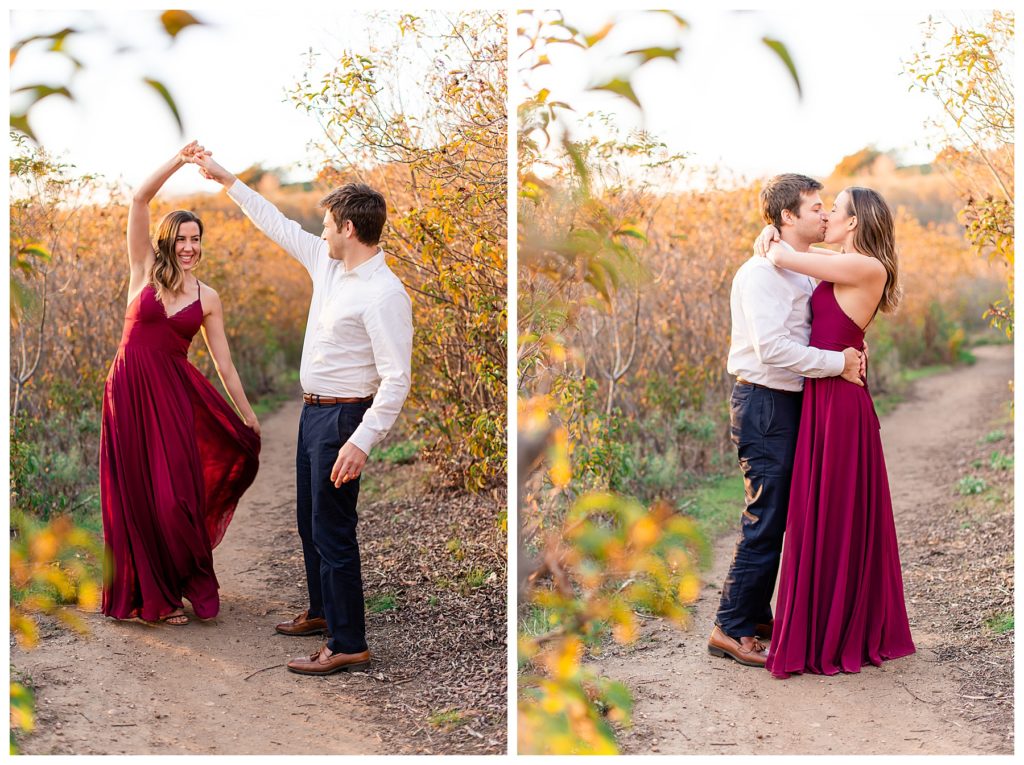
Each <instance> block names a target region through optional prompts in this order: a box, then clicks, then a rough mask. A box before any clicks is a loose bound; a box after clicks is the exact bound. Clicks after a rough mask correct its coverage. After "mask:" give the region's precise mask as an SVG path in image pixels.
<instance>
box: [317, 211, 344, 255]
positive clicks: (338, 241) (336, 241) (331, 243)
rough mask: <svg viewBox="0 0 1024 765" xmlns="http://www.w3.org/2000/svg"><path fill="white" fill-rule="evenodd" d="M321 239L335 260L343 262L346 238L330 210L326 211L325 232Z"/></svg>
mask: <svg viewBox="0 0 1024 765" xmlns="http://www.w3.org/2000/svg"><path fill="white" fill-rule="evenodd" d="M320 238H321V239H323V240H324V241H325V242H327V250H328V254H329V255H330V256H331V257H332V258H334V259H335V260H342V259H343V254H344V251H345V237H344V235H343V234H342V233H341V232H340V231H338V227H337V225H335V223H334V216H333V215H331V211H330V210H324V232H323V233H322V234H321V235H320Z"/></svg>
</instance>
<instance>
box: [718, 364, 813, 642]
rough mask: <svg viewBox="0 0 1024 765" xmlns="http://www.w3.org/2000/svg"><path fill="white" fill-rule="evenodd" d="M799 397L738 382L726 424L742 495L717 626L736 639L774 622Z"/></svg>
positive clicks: (797, 421)
mask: <svg viewBox="0 0 1024 765" xmlns="http://www.w3.org/2000/svg"><path fill="white" fill-rule="evenodd" d="M802 398H803V394H801V393H788V392H785V391H777V390H769V389H768V388H761V387H756V386H753V385H748V384H744V383H736V385H735V386H734V387H733V390H732V399H731V401H730V412H729V420H730V425H731V428H732V440H733V443H735V444H736V450H737V455H738V457H739V463H740V470H742V471H743V482H744V486H745V493H746V508H745V509H744V511H743V520H742V528H741V531H740V535H739V538H738V539H737V540H736V552H735V554H734V555H733V559H732V565H731V566H730V568H729V575H728V576H727V577H726V580H725V584H724V585H723V586H722V600H721V603H720V604H719V606H718V614H717V616H716V617H715V623H716V624H717V625H718V626H719V627H721V628H722V630H723V631H724V632H725V633H726V634H727V635H729V636H731V637H733V638H736V639H739V638H741V637H745V636H748V635H753V634H754V626H755V625H757V624H767V623H768V622H769V621H771V619H772V608H771V600H772V593H773V592H774V591H775V579H776V577H777V576H778V573H779V558H780V557H781V555H782V535H783V533H784V532H785V530H786V511H787V510H788V508H789V484H790V480H791V479H792V477H793V454H794V452H795V450H796V436H797V431H798V430H799V426H800V405H801V400H802Z"/></svg>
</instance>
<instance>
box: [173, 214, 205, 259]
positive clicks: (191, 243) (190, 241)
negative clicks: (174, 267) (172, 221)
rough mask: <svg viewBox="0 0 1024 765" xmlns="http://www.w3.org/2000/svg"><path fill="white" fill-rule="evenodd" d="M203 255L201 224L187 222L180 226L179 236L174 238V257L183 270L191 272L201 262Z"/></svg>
mask: <svg viewBox="0 0 1024 765" xmlns="http://www.w3.org/2000/svg"><path fill="white" fill-rule="evenodd" d="M201 254H202V244H201V242H200V234H199V224H198V223H196V222H195V221H190V220H189V221H185V222H184V223H182V224H181V225H180V226H178V234H177V236H175V238H174V255H175V257H176V258H177V259H178V264H179V265H180V266H181V268H182V270H184V271H190V270H191V269H192V267H193V266H195V265H196V263H198V262H199V256H200V255H201Z"/></svg>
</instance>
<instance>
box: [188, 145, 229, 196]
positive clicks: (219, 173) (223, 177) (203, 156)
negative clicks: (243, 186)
mask: <svg viewBox="0 0 1024 765" xmlns="http://www.w3.org/2000/svg"><path fill="white" fill-rule="evenodd" d="M188 161H189V162H191V163H192V164H193V165H196V166H198V167H199V174H200V175H202V176H203V177H204V178H206V179H207V180H211V181H217V183H219V184H221V185H222V186H224V187H225V188H228V187H230V186H231V185H232V184H233V183H234V182H235V176H234V175H233V174H231V173H229V172H228V171H227V170H225V169H224V168H223V167H221V166H220V165H218V164H217V163H216V162H215V161H214V159H213V157H211V156H210V152H205V153H197V154H195V155H194V156H193V157H192V158H191V159H190V160H188Z"/></svg>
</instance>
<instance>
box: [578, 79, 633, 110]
mask: <svg viewBox="0 0 1024 765" xmlns="http://www.w3.org/2000/svg"><path fill="white" fill-rule="evenodd" d="M589 90H607V91H609V92H611V93H614V94H615V95H618V96H622V97H623V98H626V99H628V100H630V101H632V102H633V103H634V104H636V107H637V108H640V101H639V99H637V97H636V93H634V92H633V86H632V85H631V84H630V82H629V80H624V79H622V78H621V77H616V78H615V79H612V80H608V82H602V83H601V84H600V85H592V86H591V87H590V88H589Z"/></svg>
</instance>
